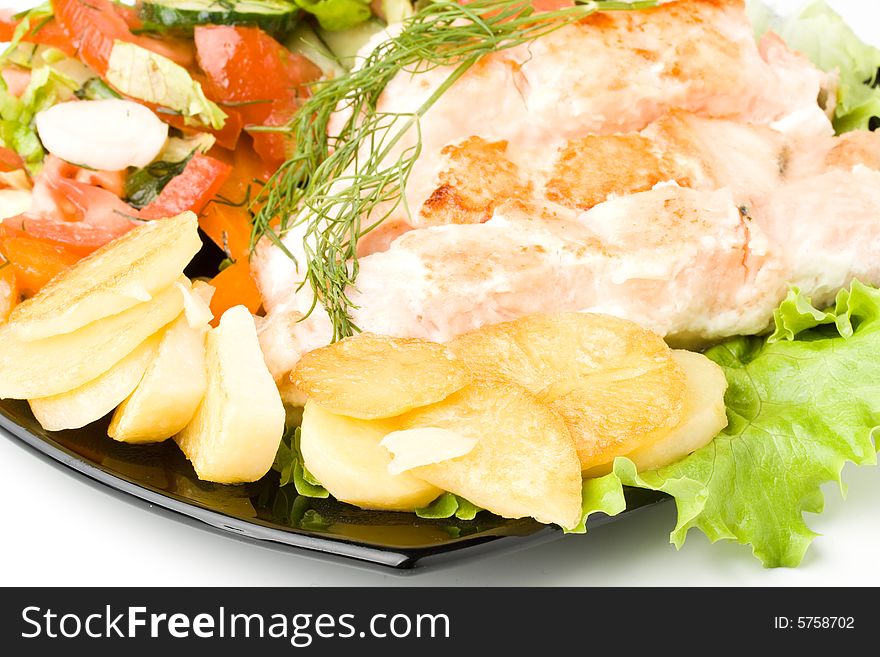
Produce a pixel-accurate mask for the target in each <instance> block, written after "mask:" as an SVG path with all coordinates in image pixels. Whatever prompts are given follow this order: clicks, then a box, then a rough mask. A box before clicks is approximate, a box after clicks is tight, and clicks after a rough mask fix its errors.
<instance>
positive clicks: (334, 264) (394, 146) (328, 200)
mask: <svg viewBox="0 0 880 657" xmlns="http://www.w3.org/2000/svg"><path fill="white" fill-rule="evenodd" d="M656 5H657V2H656V0H648V1H644V2H593V1H590V2H586V1H584V2H578V4H576V5H575V6H573V7H566V8H563V9H559V10H555V11H549V12H544V13H535V12H534V9H533V8H532V5H531V2H530V1H529V0H476V1H475V2H471V3H469V4H466V5H461V4H458V3H457V2H452V1H450V0H440V1H438V2H434V3H431V4H428V5H426V6H425V7H423V8H422V9H421V10H419V11H418V12H417V13H416V14H415V15H413V16H412V17H410V18H408V19H406V20H405V21H404V22H403V23H402V27H401V31H400V32H399V33H398V34H397V36H393V37H391V38H389V39H388V40H387V41H385V42H383V43H382V44H380V45H379V46H378V47H377V48H376V49H375V50H373V52H372V53H371V54H370V55H369V56H367V57H366V58H365V60H364V61H363V62H361V63H360V66H359V67H357V68H356V70H354V71H352V72H350V73H349V74H347V75H345V76H342V77H339V78H336V79H334V80H330V81H328V82H324V83H321V84H320V85H318V86H316V88H315V89H314V93H313V95H312V96H311V98H309V99H308V100H307V101H306V102H305V103H304V104H303V106H302V107H301V108H300V110H299V111H298V112H297V114H296V115H295V116H294V118H293V119H292V120H291V121H290V123H289V124H287V125H286V126H281V127H264V128H262V130H263V131H276V132H286V133H288V134H291V135H292V137H293V140H294V142H295V146H294V152H293V154H292V156H291V157H290V159H289V160H287V161H286V162H285V163H284V164H283V165H282V166H281V168H280V169H279V170H278V171H277V172H276V173H275V175H274V176H273V177H272V178H271V179H270V181H269V183H268V184H267V185H266V187H265V188H264V190H263V193H262V194H261V195H260V197H259V198H258V199H257V201H258V203H257V205H260V206H261V207H260V209H259V211H258V212H256V218H255V221H254V231H253V235H252V241H251V247H252V248H253V247H255V245H256V243H257V241H259V240H260V239H261V238H263V237H267V238H268V239H270V240H271V241H272V242H274V243H275V244H276V245H277V246H278V247H279V248H280V249H281V250H282V251H283V252H284V253H285V254H286V255H288V256H289V257H290V258H292V259H294V260H296V258H295V256H294V255H293V254H292V253H291V252H290V250H288V249H287V248H286V247H285V246H284V244H282V242H281V240H282V238H283V237H284V235H285V234H287V233H288V232H289V231H290V230H291V229H294V228H296V229H297V231H296V232H297V234H298V235H299V234H301V235H302V239H303V253H304V258H305V262H304V263H301V262H298V263H297V266H298V267H299V268H300V270H302V268H303V267H305V272H304V280H303V283H302V284H303V285H305V284H308V285H309V286H310V287H311V289H312V291H313V295H312V296H313V301H312V308H311V309H310V310H309V313H310V312H311V311H313V310H314V309H315V307H316V306H317V304H318V303H320V304H322V305H323V307H324V309H325V310H326V311H327V314H328V315H329V317H330V321H331V322H332V325H333V339H334V340H338V339H341V338H343V337H347V336H350V335H352V334H354V333H355V332H357V331H358V330H359V329H358V327H357V326H356V325H355V324H354V323H353V322H352V318H351V313H350V311H351V308H352V303H351V300H350V299H349V297H348V289H349V287H350V286H353V285H354V284H355V281H356V279H357V275H358V259H357V241H358V239H359V238H360V237H361V236H363V235H365V234H366V233H368V232H369V231H370V230H372V229H373V228H375V227H376V226H378V225H379V224H381V223H382V222H383V221H384V220H385V219H386V218H388V217H389V216H391V214H392V213H394V212H395V211H396V210H397V209H398V208H399V207H400V206H401V205H402V204H403V205H404V206H405V203H406V201H405V196H404V190H405V188H406V183H407V180H408V177H409V175H410V172H411V171H412V168H413V165H414V164H415V162H416V160H417V159H418V157H419V155H420V153H421V138H420V135H419V120H420V119H421V117H423V116H424V115H425V114H426V113H427V112H428V110H429V109H431V107H432V106H433V105H434V104H435V103H436V102H437V101H438V100H439V99H440V97H442V96H443V94H444V93H445V92H446V91H447V90H448V89H449V88H450V87H452V85H454V84H455V83H456V82H457V81H458V80H459V79H460V78H461V77H462V76H463V75H464V74H465V73H466V72H467V71H468V69H470V68H471V67H472V66H473V65H474V64H475V63H476V62H477V61H479V60H480V58H482V57H484V56H485V55H487V54H489V53H492V52H496V51H500V50H506V49H509V48H514V47H516V46H519V45H522V44H525V43H529V42H531V41H534V40H535V39H538V38H540V37H542V36H545V35H547V34H550V33H551V32H554V31H556V30H558V29H560V28H562V27H564V26H566V25H569V24H571V23H574V22H577V21H579V20H582V19H584V18H586V17H587V16H589V15H590V14H593V13H595V12H597V11H607V10H630V9H644V8H648V7H653V6H656ZM439 67H445V68H448V69H449V74H448V76H447V77H446V79H445V81H444V82H443V83H442V84H440V85H439V86H438V87H437V88H436V89H434V90H433V92H432V93H431V95H430V96H429V97H428V98H427V99H426V100H425V101H424V102H423V104H422V105H421V106H420V107H418V108H417V109H416V110H415V111H413V112H412V113H407V114H398V113H389V112H381V111H378V109H377V106H378V101H379V97H380V95H381V94H382V92H383V91H384V89H385V87H386V86H387V85H388V83H389V82H391V80H392V79H393V78H394V77H395V76H396V75H397V74H398V73H399V72H401V71H410V72H413V73H418V72H424V71H428V70H432V69H436V68H439ZM489 100H490V101H491V99H489ZM334 115H335V116H336V118H335V119H334V125H333V126H332V128H333V130H332V132H333V134H330V132H331V131H330V130H329V129H330V128H331V119H333V117H334ZM340 116H342V117H346V118H345V119H344V120H343V121H342V122H341V125H336V122H339V121H340V119H339V117H340ZM413 135H414V136H415V141H414V143H412V144H411V145H407V142H405V141H403V140H404V137H407V139H412V136H413Z"/></svg>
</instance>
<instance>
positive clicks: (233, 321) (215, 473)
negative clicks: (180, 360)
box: [175, 306, 284, 484]
mask: <svg viewBox="0 0 880 657" xmlns="http://www.w3.org/2000/svg"><path fill="white" fill-rule="evenodd" d="M205 344H206V354H207V365H208V387H207V390H206V392H205V396H204V398H203V399H202V402H201V403H200V404H199V407H198V409H197V410H196V412H195V415H194V416H193V418H192V419H191V420H190V422H189V424H187V425H186V427H185V428H184V429H183V431H181V432H180V433H179V434H178V435H177V436H175V440H176V441H177V444H178V445H180V448H181V450H183V453H184V454H185V455H186V457H187V458H188V459H189V460H190V461H191V462H192V464H193V467H194V468H195V471H196V474H197V475H198V476H199V478H200V479H204V480H206V481H214V482H217V483H220V484H237V483H244V482H249V481H256V480H257V479H260V478H261V477H262V476H263V475H265V474H266V473H267V472H268V471H269V468H271V467H272V462H273V461H274V459H275V453H276V452H277V451H278V445H279V443H280V442H281V436H282V434H283V433H284V405H283V404H282V403H281V396H280V395H279V394H278V389H277V388H276V387H275V381H274V380H273V379H272V375H271V374H270V373H269V369H268V368H267V367H266V362H265V361H264V360H263V353H262V352H261V351H260V343H259V342H258V340H257V329H256V326H255V325H254V318H253V317H252V316H251V314H250V312H248V310H247V308H245V307H244V306H234V307H232V308H230V309H229V310H227V311H226V312H225V313H223V316H222V317H221V318H220V324H219V326H218V327H217V328H216V329H213V330H211V331H209V332H208V334H207V338H206V343H205Z"/></svg>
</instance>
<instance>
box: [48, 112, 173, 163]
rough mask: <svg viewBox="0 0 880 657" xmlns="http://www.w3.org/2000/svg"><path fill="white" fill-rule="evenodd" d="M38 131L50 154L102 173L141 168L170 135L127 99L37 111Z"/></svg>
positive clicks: (152, 157) (156, 120) (149, 113)
mask: <svg viewBox="0 0 880 657" xmlns="http://www.w3.org/2000/svg"><path fill="white" fill-rule="evenodd" d="M37 131H38V132H39V135H40V140H41V141H42V142H43V146H45V147H46V150H47V151H49V152H50V153H52V155H56V156H57V157H60V158H61V159H62V160H65V161H67V162H70V163H72V164H78V165H81V166H85V167H90V168H92V169H98V170H100V171H122V170H123V169H127V168H128V167H145V166H147V165H148V164H149V163H150V162H152V161H153V160H154V159H156V156H158V155H159V153H160V152H161V150H162V148H163V147H164V146H165V142H166V141H167V139H168V126H167V125H166V124H164V123H162V121H160V120H159V118H158V117H157V116H156V115H155V114H153V112H152V111H151V110H149V109H148V108H147V107H144V106H143V105H139V104H138V103H134V102H132V101H130V100H82V101H71V102H68V103H60V104H58V105H54V106H53V107H50V108H49V109H47V110H46V111H45V112H40V113H39V114H37Z"/></svg>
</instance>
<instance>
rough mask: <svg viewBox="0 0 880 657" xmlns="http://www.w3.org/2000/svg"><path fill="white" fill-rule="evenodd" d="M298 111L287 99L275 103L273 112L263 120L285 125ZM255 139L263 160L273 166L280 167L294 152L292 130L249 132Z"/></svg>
mask: <svg viewBox="0 0 880 657" xmlns="http://www.w3.org/2000/svg"><path fill="white" fill-rule="evenodd" d="M295 112H296V109H295V108H291V107H290V105H289V104H288V103H287V102H286V101H281V102H279V103H273V108H272V112H271V113H270V114H269V116H268V117H266V120H265V121H264V122H263V125H264V126H272V127H277V126H283V125H285V124H286V123H287V122H288V121H290V119H291V118H292V117H293V115H294V113H295ZM248 134H250V136H251V137H252V138H253V140H254V149H255V150H256V152H257V153H258V154H259V155H260V157H261V158H263V161H264V162H265V163H266V164H267V165H268V166H270V167H271V168H272V170H273V171H274V170H276V169H278V168H279V167H280V166H281V165H282V164H284V163H285V162H286V161H287V159H288V158H289V157H290V156H291V154H292V153H293V150H294V147H295V146H296V142H295V141H294V139H293V135H292V134H291V133H290V132H262V131H253V132H249V133H248Z"/></svg>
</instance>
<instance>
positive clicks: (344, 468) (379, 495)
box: [300, 401, 443, 511]
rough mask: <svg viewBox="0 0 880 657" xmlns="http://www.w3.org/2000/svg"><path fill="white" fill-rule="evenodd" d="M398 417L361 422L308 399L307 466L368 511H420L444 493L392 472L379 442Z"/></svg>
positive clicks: (339, 496) (302, 435)
mask: <svg viewBox="0 0 880 657" xmlns="http://www.w3.org/2000/svg"><path fill="white" fill-rule="evenodd" d="M398 428H399V426H398V424H396V420H394V419H392V420H387V419H386V420H358V419H355V418H350V417H345V416H343V415H335V414H334V413H331V412H329V411H327V410H325V409H324V408H323V407H321V406H319V405H318V404H316V403H315V402H314V401H309V402H307V403H306V407H305V410H304V411H303V421H302V429H301V433H300V450H301V451H302V456H303V462H304V464H305V467H306V469H307V470H308V471H309V472H310V473H311V474H312V475H313V476H314V477H315V478H316V479H317V480H318V481H320V482H321V485H322V486H324V488H326V489H327V490H328V491H329V492H330V494H331V495H333V497H335V498H336V499H338V500H341V501H343V502H348V503H349V504H353V505H355V506H359V507H361V508H363V509H376V510H384V511H414V510H415V509H418V508H421V507H423V506H427V505H428V504H430V503H431V502H433V501H434V500H435V499H436V498H437V497H438V496H439V495H440V494H441V493H442V492H443V491H442V490H440V489H439V488H437V487H436V486H432V485H431V484H429V483H427V482H426V481H423V480H421V479H418V478H417V477H414V476H412V475H411V474H409V473H406V472H404V473H402V474H398V475H393V474H390V473H389V471H388V466H389V465H390V464H391V454H389V452H388V450H386V449H385V448H384V447H382V446H381V445H380V444H379V442H380V441H381V440H382V439H383V438H384V437H385V436H386V435H387V434H389V433H391V432H393V431H395V430H396V429H398Z"/></svg>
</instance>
